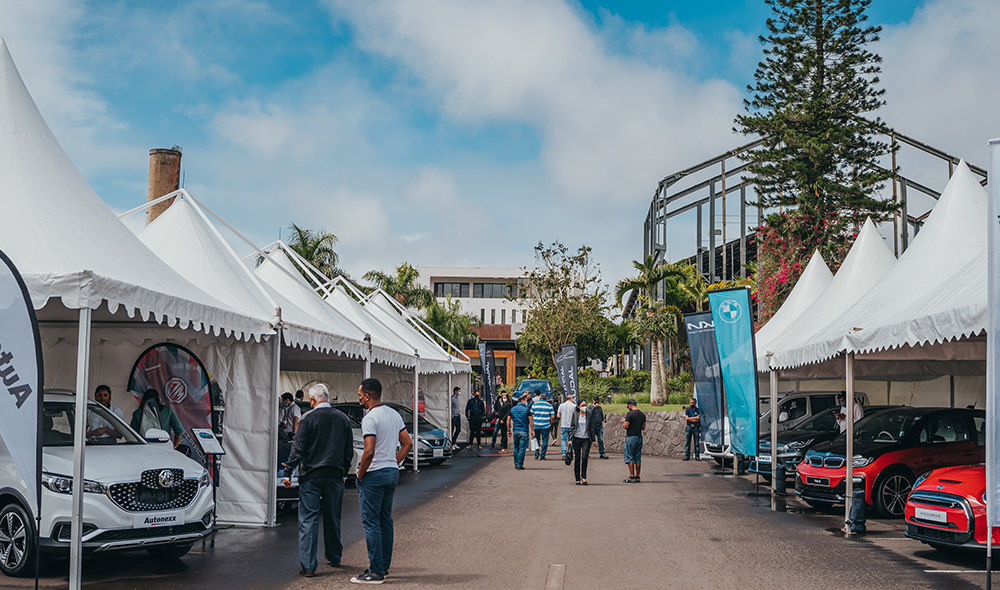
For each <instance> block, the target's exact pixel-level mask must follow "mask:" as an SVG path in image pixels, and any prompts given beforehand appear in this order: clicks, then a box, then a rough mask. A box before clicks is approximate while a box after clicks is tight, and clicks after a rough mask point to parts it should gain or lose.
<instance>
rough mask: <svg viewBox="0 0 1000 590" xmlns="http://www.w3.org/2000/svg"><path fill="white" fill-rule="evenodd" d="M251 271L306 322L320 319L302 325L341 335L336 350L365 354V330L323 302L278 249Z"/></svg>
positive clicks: (363, 355)
mask: <svg viewBox="0 0 1000 590" xmlns="http://www.w3.org/2000/svg"><path fill="white" fill-rule="evenodd" d="M253 272H254V274H255V275H256V276H257V278H258V279H260V280H261V281H262V282H263V283H264V284H265V285H266V287H267V288H269V289H270V290H269V291H268V292H269V293H270V294H272V295H273V296H276V297H280V298H282V299H285V300H286V301H288V302H291V303H292V304H293V307H294V308H298V309H300V310H302V311H303V312H305V313H306V314H308V317H303V318H301V321H303V322H304V323H306V324H308V322H309V321H316V320H319V321H320V322H321V324H320V325H317V326H304V327H312V328H313V329H315V330H324V331H327V334H330V333H332V334H338V335H340V336H341V338H342V339H343V342H342V346H340V347H339V350H338V352H343V353H344V354H347V355H350V356H354V357H358V358H365V357H367V355H368V344H367V343H366V342H365V341H364V339H365V334H366V333H365V331H364V330H363V329H361V328H360V327H359V326H357V325H356V324H354V323H353V322H352V321H351V320H350V319H348V318H347V317H345V316H344V315H343V314H341V313H340V312H339V311H337V310H336V309H334V308H333V307H331V306H330V305H328V304H327V303H326V302H324V301H323V300H322V299H321V298H320V296H319V295H318V294H317V293H316V292H315V291H313V289H312V287H310V286H309V283H307V282H306V281H305V279H303V278H302V277H301V276H300V275H299V271H298V270H296V268H295V266H294V265H293V264H292V261H291V260H289V259H288V256H287V255H286V254H285V253H284V252H282V251H281V249H274V250H272V251H271V252H269V253H268V255H267V256H266V257H265V260H264V261H263V262H262V263H261V264H260V266H258V267H257V268H256V269H255V270H254V271H253ZM296 319H299V318H296ZM315 335H316V336H317V337H318V336H319V335H318V334H315ZM306 344H307V345H308V346H309V347H311V348H321V346H317V343H316V342H315V341H314V342H309V343H306ZM383 350H384V349H383ZM391 352H392V353H393V355H398V354H401V351H391ZM373 356H376V354H375V351H374V349H373ZM376 358H377V360H382V359H378V357H376ZM395 364H399V362H398V361H397V362H396V363H395Z"/></svg>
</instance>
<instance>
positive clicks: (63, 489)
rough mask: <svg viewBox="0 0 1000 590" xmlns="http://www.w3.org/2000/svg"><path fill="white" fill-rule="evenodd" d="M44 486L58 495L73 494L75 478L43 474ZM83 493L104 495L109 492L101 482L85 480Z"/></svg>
mask: <svg viewBox="0 0 1000 590" xmlns="http://www.w3.org/2000/svg"><path fill="white" fill-rule="evenodd" d="M42 485H43V486H45V487H46V488H48V489H49V490H51V491H53V492H55V493H57V494H72V493H73V478H72V477H67V476H65V475H55V474H53V473H42ZM83 491H84V492H87V493H88V494H103V493H105V492H106V491H107V486H105V485H104V484H103V483H100V482H96V481H91V480H89V479H85V480H83Z"/></svg>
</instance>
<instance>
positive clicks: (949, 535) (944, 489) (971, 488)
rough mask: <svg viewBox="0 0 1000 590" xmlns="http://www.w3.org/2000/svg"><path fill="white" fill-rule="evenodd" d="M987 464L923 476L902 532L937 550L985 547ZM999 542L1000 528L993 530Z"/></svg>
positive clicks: (946, 468)
mask: <svg viewBox="0 0 1000 590" xmlns="http://www.w3.org/2000/svg"><path fill="white" fill-rule="evenodd" d="M985 495H986V466H984V465H967V466H962V467H945V468H944V469H935V470H934V471H932V472H930V473H928V474H925V475H922V476H921V477H920V479H918V480H917V483H916V484H915V485H914V486H913V493H912V494H910V499H909V500H908V501H907V502H906V530H905V531H904V533H903V534H905V535H906V536H907V537H909V538H911V539H916V540H918V541H923V542H924V543H927V544H928V545H930V546H931V547H934V548H935V549H947V548H963V549H986V498H985ZM993 544H994V545H998V544H1000V531H994V532H993Z"/></svg>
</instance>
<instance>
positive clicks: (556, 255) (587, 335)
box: [516, 242, 611, 366]
mask: <svg viewBox="0 0 1000 590" xmlns="http://www.w3.org/2000/svg"><path fill="white" fill-rule="evenodd" d="M516 297H517V298H518V299H520V300H521V301H522V305H523V306H524V309H525V311H526V312H527V317H526V321H525V327H524V330H522V332H521V334H520V336H519V337H518V339H517V347H518V350H521V351H522V354H525V355H526V356H527V357H528V358H529V359H531V360H532V362H533V363H535V364H536V365H541V366H546V365H551V366H554V365H555V361H554V358H555V355H556V353H557V352H559V349H560V348H561V347H562V346H563V345H566V344H576V345H577V348H578V355H579V358H580V360H581V361H582V360H585V359H587V358H601V360H604V359H607V356H610V353H609V354H608V355H607V356H603V357H601V356H596V355H600V354H604V352H606V349H605V348H604V344H603V343H602V341H603V340H605V339H606V336H605V335H602V332H603V331H606V330H607V326H608V324H609V323H611V322H610V321H609V320H607V318H606V317H605V316H604V312H605V310H606V304H605V301H606V299H607V292H606V290H605V287H604V286H603V285H602V284H601V279H600V271H599V270H598V268H597V265H596V264H595V263H594V262H593V260H592V259H591V248H590V247H589V246H581V247H580V248H578V249H577V251H576V252H575V253H573V252H571V251H570V250H569V249H568V248H567V247H566V246H564V245H563V244H561V243H559V242H554V243H553V244H552V245H551V246H545V245H543V244H542V243H541V242H539V243H538V245H537V246H535V268H534V269H532V270H525V273H524V278H522V279H521V281H520V283H519V287H518V289H517V293H516ZM584 346H587V347H592V349H591V351H585V350H584V348H583V347H584ZM591 355H595V356H591Z"/></svg>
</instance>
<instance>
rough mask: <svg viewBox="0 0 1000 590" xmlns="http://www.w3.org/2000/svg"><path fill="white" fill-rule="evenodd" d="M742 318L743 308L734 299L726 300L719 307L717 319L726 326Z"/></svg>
mask: <svg viewBox="0 0 1000 590" xmlns="http://www.w3.org/2000/svg"><path fill="white" fill-rule="evenodd" d="M741 317H743V306H741V305H740V304H739V302H738V301H736V300H735V299H726V300H725V301H723V302H722V305H720V306H719V318H720V319H721V320H722V321H724V322H726V323H727V324H733V323H736V322H737V321H739V319H740V318H741Z"/></svg>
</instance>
